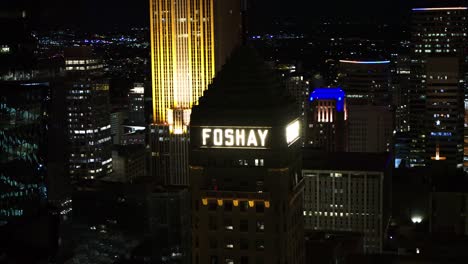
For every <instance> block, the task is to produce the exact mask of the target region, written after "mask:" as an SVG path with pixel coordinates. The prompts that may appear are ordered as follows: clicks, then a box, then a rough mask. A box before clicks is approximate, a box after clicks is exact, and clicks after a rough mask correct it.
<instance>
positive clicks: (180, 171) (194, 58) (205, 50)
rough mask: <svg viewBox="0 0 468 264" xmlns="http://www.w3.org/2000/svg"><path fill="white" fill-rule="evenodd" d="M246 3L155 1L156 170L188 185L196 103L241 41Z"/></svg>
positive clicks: (152, 134)
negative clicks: (190, 128)
mask: <svg viewBox="0 0 468 264" xmlns="http://www.w3.org/2000/svg"><path fill="white" fill-rule="evenodd" d="M240 4H241V2H240V1H236V0H229V1H215V0H201V1H192V2H190V1H184V0H176V1H169V0H151V1H150V20H151V21H150V22H151V25H150V32H151V65H152V94H153V111H152V112H153V113H152V124H151V126H150V129H151V130H150V145H151V155H152V165H151V170H152V174H153V175H154V176H155V177H156V179H157V180H158V182H160V183H163V184H168V185H188V184H189V178H188V175H189V170H188V152H189V131H188V126H189V124H190V113H191V108H192V106H194V105H196V104H197V103H198V98H199V97H200V96H202V94H203V91H204V90H206V89H207V88H208V85H209V84H210V83H211V81H212V78H213V77H214V75H215V73H216V71H217V70H219V69H220V68H221V66H222V65H223V63H224V61H225V60H226V58H227V57H228V56H229V54H230V52H231V50H232V49H233V47H235V46H237V45H238V44H239V42H240V36H241V31H242V28H241V25H242V23H241V16H240V14H241V6H240Z"/></svg>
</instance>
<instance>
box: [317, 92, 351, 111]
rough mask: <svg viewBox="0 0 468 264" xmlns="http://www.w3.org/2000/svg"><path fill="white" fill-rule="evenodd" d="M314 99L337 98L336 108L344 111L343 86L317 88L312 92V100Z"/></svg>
mask: <svg viewBox="0 0 468 264" xmlns="http://www.w3.org/2000/svg"><path fill="white" fill-rule="evenodd" d="M314 100H336V110H337V111H339V112H343V110H344V105H345V92H344V91H343V90H342V89H341V88H315V89H314V91H313V92H312V93H311V94H310V101H311V102H312V101H314Z"/></svg>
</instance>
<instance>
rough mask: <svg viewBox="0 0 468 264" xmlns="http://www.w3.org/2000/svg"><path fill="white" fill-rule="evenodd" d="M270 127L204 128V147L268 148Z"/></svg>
mask: <svg viewBox="0 0 468 264" xmlns="http://www.w3.org/2000/svg"><path fill="white" fill-rule="evenodd" d="M269 132H270V129H269V128H253V127H252V128H202V135H201V136H202V142H201V143H202V147H208V148H210V147H214V148H261V149H264V148H266V144H267V137H268V134H269Z"/></svg>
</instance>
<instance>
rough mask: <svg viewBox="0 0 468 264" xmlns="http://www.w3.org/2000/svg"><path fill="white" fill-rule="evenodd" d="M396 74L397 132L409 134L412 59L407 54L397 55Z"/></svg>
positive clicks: (394, 81) (393, 79)
mask: <svg viewBox="0 0 468 264" xmlns="http://www.w3.org/2000/svg"><path fill="white" fill-rule="evenodd" d="M394 62H395V65H394V72H393V76H392V85H393V88H394V90H393V94H392V95H393V96H392V97H393V100H392V101H393V105H394V107H395V130H396V131H397V132H407V131H408V130H409V106H408V105H409V100H408V99H409V97H408V91H409V87H410V73H411V67H410V66H411V57H410V56H409V55H406V54H395V58H394Z"/></svg>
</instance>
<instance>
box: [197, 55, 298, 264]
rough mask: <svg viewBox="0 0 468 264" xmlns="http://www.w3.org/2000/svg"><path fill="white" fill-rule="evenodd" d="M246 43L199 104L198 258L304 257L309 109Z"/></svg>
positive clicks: (226, 260) (205, 260) (206, 260)
mask: <svg viewBox="0 0 468 264" xmlns="http://www.w3.org/2000/svg"><path fill="white" fill-rule="evenodd" d="M280 83H281V82H280V81H279V80H278V79H276V77H275V76H274V73H273V72H272V71H271V70H270V69H268V68H267V67H266V66H265V65H264V64H263V62H262V61H261V59H259V58H258V57H257V56H256V54H255V52H254V51H252V50H251V49H249V48H246V47H243V48H241V49H239V50H238V51H236V52H234V54H233V55H232V58H231V59H230V60H229V61H228V62H227V63H226V65H225V66H224V67H223V69H222V70H221V71H220V72H219V74H218V75H217V77H216V78H215V79H214V81H213V84H212V85H211V86H210V88H209V89H208V91H206V92H205V93H204V96H203V97H202V98H200V103H199V105H198V106H195V107H194V108H193V111H192V116H191V119H192V121H191V122H192V123H191V126H190V141H191V143H190V144H191V155H190V188H191V194H192V201H191V202H192V222H193V224H192V238H193V243H192V263H227V264H228V263H229V264H234V263H303V262H304V251H303V225H304V220H303V216H302V193H303V180H302V178H301V162H302V161H301V156H302V155H301V145H302V143H301V140H300V131H301V128H300V124H301V122H300V117H301V113H300V112H299V108H298V107H297V105H296V102H295V101H294V99H293V98H292V97H290V96H288V95H287V91H286V89H285V88H284V87H282V86H281V85H280Z"/></svg>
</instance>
